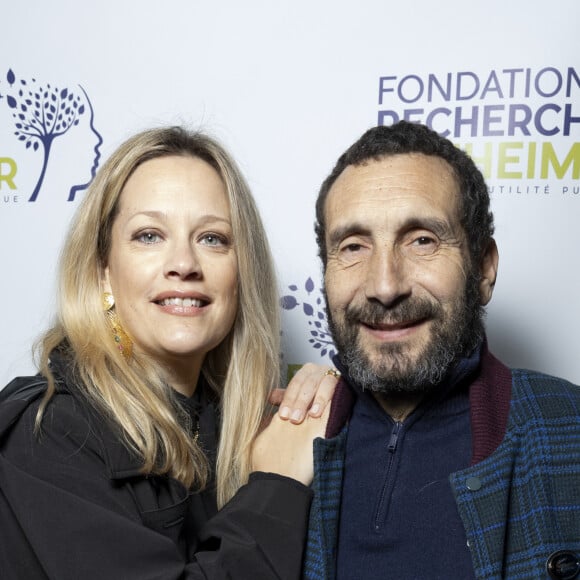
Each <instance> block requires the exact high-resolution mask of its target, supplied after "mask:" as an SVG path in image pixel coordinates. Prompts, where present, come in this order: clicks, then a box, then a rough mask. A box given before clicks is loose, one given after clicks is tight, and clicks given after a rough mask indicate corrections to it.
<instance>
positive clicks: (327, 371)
mask: <svg viewBox="0 0 580 580" xmlns="http://www.w3.org/2000/svg"><path fill="white" fill-rule="evenodd" d="M339 380H340V373H339V372H338V371H337V370H336V369H333V368H329V367H328V366H322V365H315V364H313V363H307V364H305V365H304V366H303V367H302V368H301V369H300V370H299V371H298V372H297V373H296V374H295V375H294V376H293V377H292V380H291V381H290V383H289V384H288V386H287V387H286V388H285V389H275V390H274V391H273V392H272V394H271V396H270V403H272V404H273V405H280V410H279V412H278V415H279V419H282V420H288V419H289V420H290V422H291V423H294V424H299V423H301V422H302V421H303V420H304V418H305V417H307V416H310V417H320V416H322V413H323V412H324V411H325V409H326V408H327V407H328V404H329V402H330V401H331V399H332V395H333V394H334V389H335V388H336V385H337V383H338V381H339Z"/></svg>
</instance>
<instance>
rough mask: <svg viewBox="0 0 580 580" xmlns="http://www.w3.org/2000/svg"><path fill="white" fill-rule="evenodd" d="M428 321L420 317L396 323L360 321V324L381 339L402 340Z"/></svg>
mask: <svg viewBox="0 0 580 580" xmlns="http://www.w3.org/2000/svg"><path fill="white" fill-rule="evenodd" d="M426 322H427V319H426V318H420V319H418V320H409V321H405V322H396V323H395V322H393V323H387V322H380V323H374V322H373V323H370V322H364V321H360V324H361V326H362V327H363V328H364V329H366V330H367V332H368V333H369V334H370V335H372V336H374V337H375V338H378V339H379V340H400V339H404V338H406V337H408V336H409V335H411V334H413V333H414V332H415V331H416V330H418V329H419V328H420V327H421V326H422V325H423V324H425V323H426Z"/></svg>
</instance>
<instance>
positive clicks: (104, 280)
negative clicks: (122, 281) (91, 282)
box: [101, 266, 113, 294]
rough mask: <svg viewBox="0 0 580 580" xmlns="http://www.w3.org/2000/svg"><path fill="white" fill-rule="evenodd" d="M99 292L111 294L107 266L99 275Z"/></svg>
mask: <svg viewBox="0 0 580 580" xmlns="http://www.w3.org/2000/svg"><path fill="white" fill-rule="evenodd" d="M101 292H110V293H111V294H112V293H113V290H112V289H111V280H110V277H109V266H107V267H106V268H105V269H104V270H103V273H102V275H101Z"/></svg>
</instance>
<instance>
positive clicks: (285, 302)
mask: <svg viewBox="0 0 580 580" xmlns="http://www.w3.org/2000/svg"><path fill="white" fill-rule="evenodd" d="M288 289H289V290H290V292H291V293H290V294H286V295H285V296H282V298H281V299H280V306H281V307H282V308H283V309H284V310H294V309H298V310H297V311H298V312H299V311H300V310H302V314H303V315H304V316H306V318H307V320H308V326H309V327H310V330H309V331H308V333H309V335H310V338H309V339H308V342H309V343H310V345H311V347H312V348H313V349H315V350H316V351H317V352H318V353H319V355H320V357H321V358H324V357H326V356H328V357H329V358H332V357H333V356H334V355H335V354H336V350H335V347H334V343H333V342H332V336H331V334H330V330H329V329H328V322H327V320H326V314H325V304H324V297H323V295H322V289H321V288H318V289H317V288H316V286H315V284H314V282H313V280H312V278H307V280H306V282H305V283H304V286H303V288H299V287H298V286H297V285H296V284H291V285H290V286H288ZM298 298H300V300H301V301H299V300H298ZM299 306H302V308H301V309H300V308H298V307H299Z"/></svg>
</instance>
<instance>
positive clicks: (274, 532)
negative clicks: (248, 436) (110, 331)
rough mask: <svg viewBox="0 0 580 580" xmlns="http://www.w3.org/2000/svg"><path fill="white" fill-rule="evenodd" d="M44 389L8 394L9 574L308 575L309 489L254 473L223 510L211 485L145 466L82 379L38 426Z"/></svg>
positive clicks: (2, 436) (2, 515)
mask: <svg viewBox="0 0 580 580" xmlns="http://www.w3.org/2000/svg"><path fill="white" fill-rule="evenodd" d="M20 380H22V379H20ZM34 380H35V378H34V377H30V379H28V383H29V384H30V383H31V382H34ZM36 380H38V377H36ZM24 384H26V381H24ZM41 394H42V389H40V390H39V389H36V392H34V389H33V390H32V391H31V392H29V393H27V394H21V395H15V396H13V397H11V398H9V399H8V400H5V401H3V402H2V403H0V578H2V579H3V580H20V579H22V580H37V579H38V580H40V579H43V580H44V579H48V578H50V579H53V580H92V579H95V580H97V579H98V580H104V579H107V580H114V579H119V580H133V579H134V580H153V579H156V580H162V579H163V580H170V579H171V580H173V579H204V580H214V579H220V580H221V579H230V578H231V579H245V580H254V579H255V580H265V579H268V578H284V579H292V578H298V577H299V574H300V567H301V561H302V551H303V544H304V539H305V535H306V523H307V518H308V510H309V506H310V499H311V492H310V490H309V489H308V488H306V487H305V486H302V485H301V484H299V483H298V482H295V481H293V480H290V479H287V478H283V477H279V476H275V475H269V474H263V473H257V474H253V475H252V476H251V478H250V482H249V483H248V484H247V485H246V486H244V487H243V488H242V489H240V491H239V492H238V493H237V494H236V496H235V497H234V498H233V499H232V500H231V501H230V502H229V503H228V504H227V505H226V506H225V507H224V508H223V509H222V510H221V511H220V512H217V509H216V503H215V497H214V493H213V491H212V490H209V491H204V492H202V493H201V494H190V493H188V492H187V490H186V489H185V488H184V487H183V486H182V485H181V484H180V483H178V482H177V481H175V480H173V479H171V478H167V477H158V476H148V477H146V476H144V475H143V474H141V472H140V464H139V461H138V460H137V459H136V458H135V457H134V456H133V455H132V454H131V453H130V451H129V450H128V449H127V447H126V446H125V445H123V444H122V442H121V439H120V437H119V436H118V435H117V434H116V433H115V430H114V428H113V427H112V426H111V424H110V423H109V422H108V421H106V420H104V419H103V418H102V417H101V416H99V415H98V414H97V413H96V412H95V411H94V409H93V408H92V407H90V406H89V405H88V404H87V402H86V401H85V400H84V399H83V397H82V396H81V395H80V394H79V393H78V392H76V389H75V388H74V386H73V387H70V386H69V387H66V386H63V385H62V384H61V385H59V390H58V392H57V393H56V394H55V395H54V396H53V398H52V400H51V402H50V403H49V405H48V407H47V409H46V413H45V417H44V420H43V423H42V431H41V434H40V437H38V436H37V435H35V434H34V421H35V417H36V411H37V409H38V405H39V401H40V396H41ZM207 415H208V413H206V416H207ZM209 415H210V421H211V420H212V419H211V417H212V416H213V413H209ZM206 418H207V417H206ZM202 421H203V417H202ZM202 430H203V429H202ZM210 430H211V429H210ZM206 432H207V428H206ZM210 446H211V444H210Z"/></svg>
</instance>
